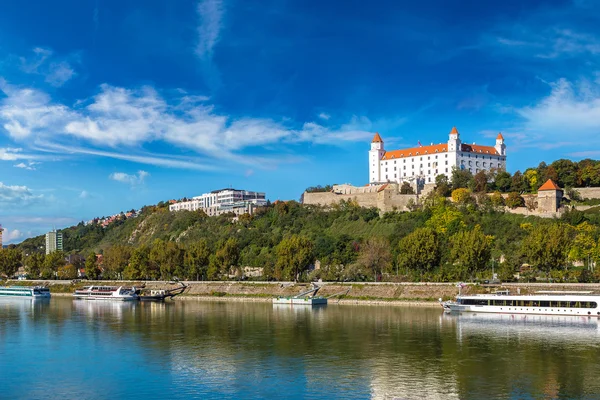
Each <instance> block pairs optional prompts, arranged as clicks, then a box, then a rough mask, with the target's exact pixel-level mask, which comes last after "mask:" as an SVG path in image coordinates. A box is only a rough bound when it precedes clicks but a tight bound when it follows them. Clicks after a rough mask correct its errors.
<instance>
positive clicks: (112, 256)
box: [86, 244, 132, 279]
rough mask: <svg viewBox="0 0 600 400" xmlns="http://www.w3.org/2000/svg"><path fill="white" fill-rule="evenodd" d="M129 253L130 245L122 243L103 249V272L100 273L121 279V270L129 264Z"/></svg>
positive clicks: (130, 250) (130, 251)
mask: <svg viewBox="0 0 600 400" xmlns="http://www.w3.org/2000/svg"><path fill="white" fill-rule="evenodd" d="M131 253H132V248H131V246H126V245H122V244H116V245H114V246H111V247H109V248H107V249H106V250H104V254H103V257H102V266H103V267H104V272H103V273H102V275H103V276H104V277H107V278H111V279H121V278H122V277H123V271H124V270H125V268H126V267H127V265H128V264H129V259H130V258H131ZM86 274H87V271H86ZM88 277H89V275H88Z"/></svg>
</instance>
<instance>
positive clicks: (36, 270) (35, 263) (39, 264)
mask: <svg viewBox="0 0 600 400" xmlns="http://www.w3.org/2000/svg"><path fill="white" fill-rule="evenodd" d="M44 258H45V257H44V254H43V253H32V254H31V255H29V256H28V257H27V258H25V271H26V272H27V275H28V276H29V278H30V279H37V278H39V277H40V273H41V272H42V268H43V266H44Z"/></svg>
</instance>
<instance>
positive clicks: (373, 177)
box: [369, 133, 385, 184]
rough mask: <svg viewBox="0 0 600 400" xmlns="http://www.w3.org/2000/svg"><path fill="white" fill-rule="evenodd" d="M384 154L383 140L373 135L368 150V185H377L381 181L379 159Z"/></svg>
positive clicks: (377, 135)
mask: <svg viewBox="0 0 600 400" xmlns="http://www.w3.org/2000/svg"><path fill="white" fill-rule="evenodd" d="M384 154H385V149H384V147H383V139H382V138H381V136H379V133H375V136H373V140H372V141H371V150H369V183H371V184H373V183H379V182H381V181H382V179H381V159H382V158H383V156H384Z"/></svg>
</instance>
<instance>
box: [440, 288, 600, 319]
mask: <svg viewBox="0 0 600 400" xmlns="http://www.w3.org/2000/svg"><path fill="white" fill-rule="evenodd" d="M440 304H441V305H442V307H443V308H444V310H445V311H447V312H475V313H497V314H537V315H571V316H572V315H576V316H587V317H600V308H599V307H598V306H599V304H600V295H593V294H591V292H578V291H541V292H537V293H535V294H530V295H511V294H510V292H508V291H507V290H505V291H499V292H496V293H492V294H477V295H469V296H463V295H461V294H459V295H458V296H456V300H455V301H446V302H442V301H441V299H440Z"/></svg>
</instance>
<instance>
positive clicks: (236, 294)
mask: <svg viewBox="0 0 600 400" xmlns="http://www.w3.org/2000/svg"><path fill="white" fill-rule="evenodd" d="M5 284H7V285H23V286H33V285H44V286H48V287H49V288H50V292H51V293H52V294H53V295H55V296H61V295H66V296H70V295H71V294H72V293H73V292H74V291H75V289H78V288H81V287H83V286H88V285H91V284H93V285H106V286H136V287H141V286H145V287H146V288H148V289H166V288H173V287H176V286H177V284H173V283H169V282H161V281H151V282H142V281H42V280H37V281H33V280H32V281H29V280H28V281H7V282H6V283H5ZM185 284H186V285H188V289H187V290H186V292H185V294H183V295H181V296H178V297H176V299H177V300H203V301H223V300H227V301H246V302H270V301H271V299H272V298H273V297H277V296H294V295H297V294H299V293H302V292H305V291H307V290H309V289H310V288H311V285H310V284H309V283H294V282H247V281H246V282H238V281H231V282H229V281H213V282H185ZM319 285H321V286H322V288H321V290H320V291H319V295H322V296H327V297H328V296H332V297H331V300H330V301H331V302H332V303H334V302H338V301H339V304H382V305H400V304H401V305H411V304H412V305H417V304H420V305H423V304H429V305H433V306H437V302H438V300H439V299H440V298H441V299H442V300H449V299H452V298H454V297H455V296H456V294H457V293H458V289H457V287H456V284H455V283H431V282H418V283H413V282H402V283H390V282H352V283H350V282H348V283H338V282H322V283H319ZM496 290H510V291H511V292H512V293H515V294H516V293H520V294H530V293H535V292H537V291H547V290H550V291H565V290H568V291H573V290H581V291H591V292H600V284H580V283H553V284H552V283H505V284H502V285H479V284H467V285H466V286H465V287H464V288H463V289H462V293H463V294H477V293H491V292H494V291H496Z"/></svg>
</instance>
